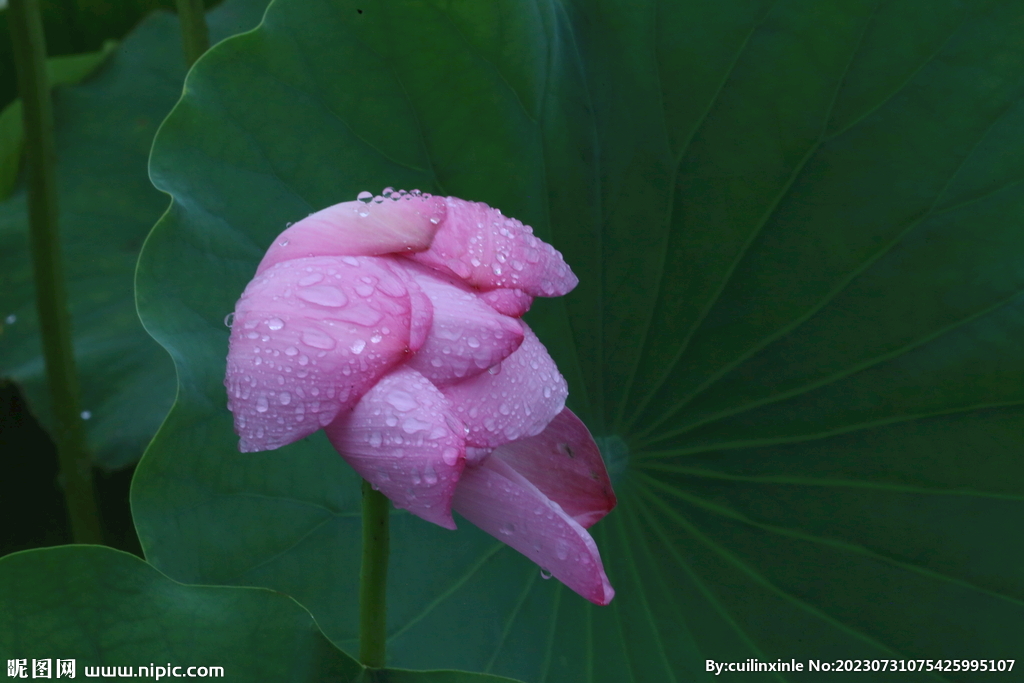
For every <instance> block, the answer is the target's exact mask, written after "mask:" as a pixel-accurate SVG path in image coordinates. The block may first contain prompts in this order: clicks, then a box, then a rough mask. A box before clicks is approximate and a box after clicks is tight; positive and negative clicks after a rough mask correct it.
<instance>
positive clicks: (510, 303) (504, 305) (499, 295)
mask: <svg viewBox="0 0 1024 683" xmlns="http://www.w3.org/2000/svg"><path fill="white" fill-rule="evenodd" d="M480 298H481V299H483V300H484V302H486V303H487V305H488V306H490V307H491V308H493V309H494V310H496V311H497V312H498V313H501V314H503V315H510V316H512V317H513V318H522V317H523V316H524V315H526V312H527V311H529V310H530V306H532V305H533V297H532V296H530V295H529V294H527V293H526V292H524V291H523V290H521V289H492V290H491V291H489V292H482V293H481V294H480Z"/></svg>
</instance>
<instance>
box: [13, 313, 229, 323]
mask: <svg viewBox="0 0 1024 683" xmlns="http://www.w3.org/2000/svg"><path fill="white" fill-rule="evenodd" d="M10 317H11V316H8V318H10ZM7 322H8V323H12V322H14V321H13V320H8V321H7ZM234 322H235V312H234V311H231V312H230V313H228V314H227V316H225V318H224V324H225V325H226V326H227V327H231V325H232V324H234Z"/></svg>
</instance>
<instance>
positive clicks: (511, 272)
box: [408, 197, 579, 296]
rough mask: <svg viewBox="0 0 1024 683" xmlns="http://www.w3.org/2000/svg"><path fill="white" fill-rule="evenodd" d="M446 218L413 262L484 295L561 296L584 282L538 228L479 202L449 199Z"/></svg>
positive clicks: (413, 257)
mask: <svg viewBox="0 0 1024 683" xmlns="http://www.w3.org/2000/svg"><path fill="white" fill-rule="evenodd" d="M445 201H446V202H447V205H448V210H447V216H446V218H445V220H444V221H443V222H442V223H441V225H440V227H439V228H438V231H437V234H436V235H435V236H434V241H433V242H432V243H431V245H430V248H429V249H427V250H426V251H421V252H419V253H416V254H409V256H408V257H409V258H410V259H412V260H414V261H416V262H418V263H422V264H423V265H425V266H429V267H431V268H434V269H435V270H438V271H440V272H443V273H446V274H449V275H454V276H455V277H458V278H460V279H462V280H464V281H465V282H467V283H468V284H470V285H472V286H474V287H478V288H480V289H484V290H490V289H498V288H505V289H520V290H522V291H524V292H526V293H527V294H530V295H533V296H562V295H563V294H567V293H568V292H570V291H572V289H573V287H575V286H576V284H577V283H578V282H579V280H578V279H577V278H576V276H575V275H573V272H572V270H570V268H569V266H568V265H567V264H566V263H565V261H564V260H563V259H562V255H561V254H560V253H558V252H557V251H556V250H555V249H554V247H552V246H551V245H550V244H547V243H546V242H543V241H541V240H539V239H537V238H536V237H535V236H534V235H533V229H532V228H530V227H529V226H528V225H523V224H522V223H521V222H519V221H518V220H516V219H515V218H509V217H508V216H503V215H502V214H501V212H500V211H499V210H497V209H492V208H491V207H489V206H487V205H486V204H483V203H479V202H467V201H465V200H464V199H459V198H458V197H447V198H446V200H445Z"/></svg>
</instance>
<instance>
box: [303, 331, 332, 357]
mask: <svg viewBox="0 0 1024 683" xmlns="http://www.w3.org/2000/svg"><path fill="white" fill-rule="evenodd" d="M302 343H303V344H305V345H306V346H312V347H313V348H314V349H323V350H324V351H330V350H331V349H333V348H334V347H335V345H336V342H335V341H334V339H333V338H332V337H331V336H330V335H329V334H326V333H324V332H321V331H320V330H305V331H303V333H302ZM303 358H305V359H306V362H305V363H304V362H303ZM308 362H309V359H308V358H306V357H305V356H300V357H299V365H305V364H306V363H308Z"/></svg>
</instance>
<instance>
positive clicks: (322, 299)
mask: <svg viewBox="0 0 1024 683" xmlns="http://www.w3.org/2000/svg"><path fill="white" fill-rule="evenodd" d="M295 296H297V297H299V298H300V299H302V300H303V301H308V302H309V303H311V304H316V305H318V306H326V307H328V308H341V307H342V306H344V305H345V304H347V303H348V297H347V296H345V293H344V292H342V291H341V290H340V289H338V288H337V287H332V286H330V285H320V286H319V287H316V286H313V287H307V288H305V289H300V290H299V291H298V292H296V293H295Z"/></svg>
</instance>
